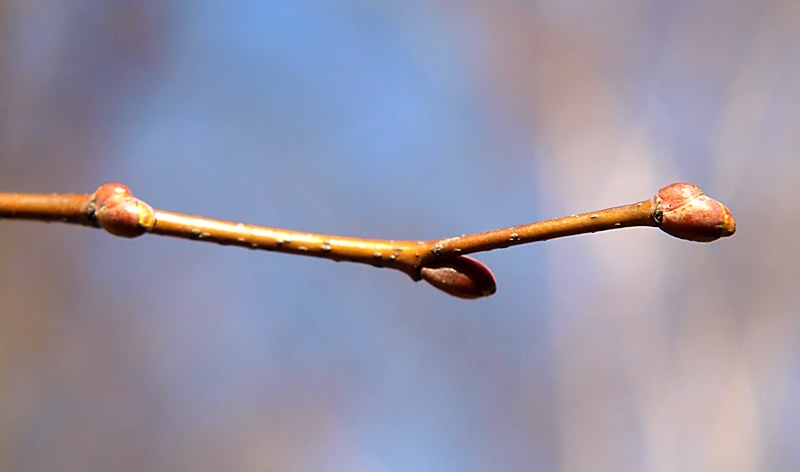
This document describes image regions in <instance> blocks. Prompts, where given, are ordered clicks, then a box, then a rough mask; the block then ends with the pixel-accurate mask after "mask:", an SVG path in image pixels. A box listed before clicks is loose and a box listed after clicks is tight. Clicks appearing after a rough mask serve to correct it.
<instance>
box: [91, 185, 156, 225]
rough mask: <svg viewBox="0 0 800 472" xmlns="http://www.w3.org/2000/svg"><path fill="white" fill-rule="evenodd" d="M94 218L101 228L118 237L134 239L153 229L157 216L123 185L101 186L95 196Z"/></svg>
mask: <svg viewBox="0 0 800 472" xmlns="http://www.w3.org/2000/svg"><path fill="white" fill-rule="evenodd" d="M93 201H94V216H95V218H97V223H98V224H99V225H100V227H101V228H103V229H104V230H106V231H108V232H109V233H111V234H114V235H116V236H122V237H125V238H134V237H136V236H140V235H142V234H144V233H145V232H147V231H149V230H151V229H153V225H154V224H155V214H154V212H153V209H152V208H151V207H150V205H148V204H147V203H145V202H143V201H141V200H139V199H138V198H135V197H134V196H133V195H132V194H131V191H130V189H128V187H126V186H125V185H122V184H117V183H111V184H104V185H101V186H100V187H99V188H98V189H97V190H96V191H95V193H94V195H93Z"/></svg>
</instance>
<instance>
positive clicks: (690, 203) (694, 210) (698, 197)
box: [656, 182, 736, 242]
mask: <svg viewBox="0 0 800 472" xmlns="http://www.w3.org/2000/svg"><path fill="white" fill-rule="evenodd" d="M659 200H660V203H661V205H662V213H661V229H662V230H663V231H664V232H665V233H668V234H671V235H672V236H675V237H677V238H681V239H688V240H689V241H697V242H711V241H714V240H716V239H719V238H724V237H727V236H730V235H732V234H733V233H734V232H736V222H735V221H734V219H733V215H732V214H731V212H730V210H728V208H727V207H725V205H723V204H722V203H720V202H718V201H716V200H714V199H713V198H711V197H709V196H707V195H705V194H704V193H703V191H702V190H700V188H699V187H698V186H696V185H693V184H687V183H683V182H681V183H675V184H671V185H668V186H666V187H664V188H662V189H661V190H659V191H658V196H657V197H656V201H657V202H659Z"/></svg>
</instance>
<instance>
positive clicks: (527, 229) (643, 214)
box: [0, 183, 736, 299]
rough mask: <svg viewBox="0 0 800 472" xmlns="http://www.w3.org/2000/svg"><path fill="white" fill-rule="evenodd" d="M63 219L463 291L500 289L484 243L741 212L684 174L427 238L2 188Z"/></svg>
mask: <svg viewBox="0 0 800 472" xmlns="http://www.w3.org/2000/svg"><path fill="white" fill-rule="evenodd" d="M2 218H7V219H26V220H40V221H60V222H64V223H74V224H81V225H85V226H92V227H97V228H103V229H105V230H106V231H108V232H109V233H111V234H114V235H117V236H122V237H127V238H132V237H136V236H140V235H142V234H145V233H151V234H160V235H163V236H173V237H178V238H185V239H192V240H195V241H207V242H213V243H218V244H224V245H233V246H242V247H247V248H250V249H264V250H267V251H278V252H284V253H291V254H300V255H304V256H314V257H322V258H325V259H332V260H335V261H350V262H361V263H365V264H370V265H373V266H376V267H389V268H393V269H398V270H401V271H403V272H405V273H406V274H408V275H409V276H410V277H411V278H412V279H413V280H415V281H416V280H425V281H427V282H429V283H430V284H431V285H433V286H434V287H436V288H439V289H441V290H443V291H444V292H447V293H449V294H450V295H454V296H456V297H460V298H468V299H472V298H480V297H485V296H489V295H491V294H493V293H494V292H495V290H496V284H495V279H494V275H492V272H491V271H490V270H489V268H488V267H486V266H485V265H484V264H483V263H482V262H480V261H478V260H477V259H474V258H472V257H468V256H467V254H472V253H476V252H481V251H489V250H492V249H499V248H505V247H510V246H516V245H519V244H526V243H531V242H534V241H544V240H547V239H553V238H561V237H564V236H572V235H576V234H583V233H594V232H597V231H605V230H609V229H617V228H628V227H632V226H655V227H659V228H661V229H662V230H663V231H664V232H666V233H668V234H670V235H672V236H675V237H678V238H681V239H687V240H690V241H698V242H710V241H714V240H716V239H719V238H722V237H726V236H730V235H732V234H733V233H734V231H736V223H735V222H734V219H733V215H731V212H730V211H729V210H728V209H727V208H726V207H725V205H723V204H722V203H720V202H718V201H716V200H714V199H713V198H710V197H708V196H706V195H705V194H704V193H703V191H702V190H700V188H699V187H697V186H696V185H693V184H688V183H675V184H671V185H668V186H666V187H664V188H662V189H661V190H659V191H658V193H657V194H656V196H654V197H652V198H650V199H647V200H643V201H641V202H638V203H632V204H629V205H623V206H618V207H614V208H607V209H605V210H598V211H592V212H588V213H581V214H579V215H571V216H566V217H563V218H554V219H551V220H546V221H539V222H536V223H529V224H524V225H519V226H511V227H508V228H501V229H495V230H491V231H485V232H482V233H475V234H467V235H462V236H456V237H452V238H444V239H435V240H427V241H415V240H387V239H369V238H357V237H350V236H334V235H327V234H316V233H308V232H304V231H292V230H286V229H278V228H269V227H266V226H256V225H250V224H244V223H234V222H229V221H223V220H216V219H211V218H205V217H201V216H189V215H183V214H180V213H173V212H169V211H163V210H157V209H154V208H153V207H151V206H150V205H148V204H147V203H145V202H143V201H142V200H140V199H138V198H136V197H134V196H133V194H132V193H131V191H130V190H129V189H128V187H126V186H125V185H122V184H119V183H108V184H104V185H101V186H100V187H99V188H98V189H97V190H96V191H95V192H94V193H92V194H21V193H0V219H2Z"/></svg>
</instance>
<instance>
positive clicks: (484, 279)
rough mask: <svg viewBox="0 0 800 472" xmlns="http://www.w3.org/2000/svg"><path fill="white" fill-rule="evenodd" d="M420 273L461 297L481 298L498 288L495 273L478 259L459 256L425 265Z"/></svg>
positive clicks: (438, 285)
mask: <svg viewBox="0 0 800 472" xmlns="http://www.w3.org/2000/svg"><path fill="white" fill-rule="evenodd" d="M420 275H421V276H422V278H423V279H425V281H426V282H428V283H429V284H431V285H433V286H434V287H436V288H438V289H439V290H442V291H445V292H447V293H449V294H450V295H453V296H455V297H459V298H467V299H474V298H481V297H488V296H489V295H492V294H493V293H494V292H495V291H496V290H497V285H496V284H495V281H494V275H493V274H492V271H491V270H489V268H488V267H486V265H484V264H483V263H482V262H480V261H479V260H477V259H473V258H471V257H467V256H457V257H454V258H451V259H447V260H443V261H438V262H436V263H435V264H433V265H430V266H426V267H423V268H422V269H421V270H420Z"/></svg>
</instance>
